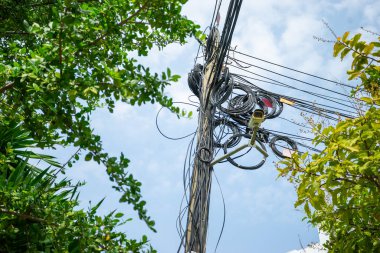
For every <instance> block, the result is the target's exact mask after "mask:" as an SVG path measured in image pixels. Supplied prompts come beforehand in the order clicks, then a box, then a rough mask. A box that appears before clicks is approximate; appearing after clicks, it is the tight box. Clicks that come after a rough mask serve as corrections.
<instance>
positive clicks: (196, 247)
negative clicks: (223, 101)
mask: <svg viewBox="0 0 380 253" xmlns="http://www.w3.org/2000/svg"><path fill="white" fill-rule="evenodd" d="M210 36H213V37H214V39H213V40H212V41H213V45H211V48H210V51H211V55H212V56H215V55H216V54H217V49H218V46H219V41H220V36H219V32H218V31H217V29H215V30H214V34H212V32H211V33H210ZM210 58H211V60H210V61H209V62H208V63H207V65H206V66H205V69H204V72H203V73H204V76H203V80H202V87H201V91H200V96H199V100H200V111H199V119H198V132H197V146H196V150H197V151H196V154H195V158H194V167H193V173H192V178H191V185H190V202H189V208H188V218H187V229H186V238H185V240H186V244H185V252H186V253H193V252H195V253H205V252H206V239H207V228H208V215H209V207H210V190H211V179H212V166H211V161H212V159H213V152H214V149H213V142H214V139H213V119H214V114H215V107H213V106H212V104H211V103H210V99H209V98H210V96H211V87H212V85H213V80H214V74H215V69H216V67H215V63H216V59H217V57H210Z"/></svg>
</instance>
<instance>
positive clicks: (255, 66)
mask: <svg viewBox="0 0 380 253" xmlns="http://www.w3.org/2000/svg"><path fill="white" fill-rule="evenodd" d="M230 59H231V60H233V61H238V62H241V63H244V64H247V65H249V66H251V67H254V68H258V69H261V70H264V71H267V72H269V73H272V74H275V75H279V76H282V77H285V78H288V79H291V80H293V81H297V82H300V83H303V84H306V85H309V86H312V87H315V88H318V89H322V90H325V91H329V92H332V93H334V94H337V95H340V96H344V97H349V98H352V99H355V98H353V97H351V96H349V95H347V94H344V93H341V92H337V91H334V90H331V89H328V88H324V87H322V86H319V85H316V84H313V83H309V82H305V81H302V80H300V79H297V78H294V77H291V76H287V75H284V74H281V73H278V72H276V71H273V70H270V69H266V68H263V67H260V66H257V65H254V64H251V63H248V62H245V61H242V60H238V59H232V58H230Z"/></svg>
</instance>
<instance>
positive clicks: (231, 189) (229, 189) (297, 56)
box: [58, 0, 380, 253]
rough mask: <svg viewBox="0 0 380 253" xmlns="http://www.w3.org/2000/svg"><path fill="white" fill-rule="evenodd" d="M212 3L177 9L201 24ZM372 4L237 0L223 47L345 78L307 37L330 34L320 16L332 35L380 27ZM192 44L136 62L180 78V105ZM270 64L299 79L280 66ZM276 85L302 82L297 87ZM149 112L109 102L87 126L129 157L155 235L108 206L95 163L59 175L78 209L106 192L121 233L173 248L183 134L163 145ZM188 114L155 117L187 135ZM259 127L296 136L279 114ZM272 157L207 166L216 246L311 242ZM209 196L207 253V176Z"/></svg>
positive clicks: (259, 248) (277, 252)
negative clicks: (77, 187) (75, 195)
mask: <svg viewBox="0 0 380 253" xmlns="http://www.w3.org/2000/svg"><path fill="white" fill-rule="evenodd" d="M227 6H228V1H224V4H223V7H222V11H221V24H223V22H224V17H225V16H224V15H225V10H226V8H227ZM213 7H214V1H201V0H190V1H189V2H188V3H187V4H186V6H185V8H184V14H185V15H187V17H188V18H190V19H193V20H194V21H196V22H198V23H199V24H200V25H201V26H202V28H206V26H207V25H208V24H209V23H210V21H211V20H210V19H211V16H212V11H213ZM379 10H380V1H377V0H372V1H371V0H340V1H339V0H337V1H328V0H319V1H318V0H309V1H302V0H282V1H277V0H255V1H253V0H250V1H249V0H245V1H244V2H243V6H242V9H241V14H240V17H239V20H238V23H237V27H236V31H235V34H234V38H233V41H232V46H237V49H238V50H240V51H243V52H247V53H249V54H251V55H255V56H257V57H260V58H264V59H267V60H270V61H273V62H276V63H279V64H283V65H286V66H290V67H293V68H296V69H299V70H302V71H306V72H309V73H311V74H315V75H320V76H324V77H326V78H329V79H332V80H335V81H342V82H346V77H345V70H346V69H347V68H348V65H349V63H348V62H340V60H338V59H334V58H333V57H332V44H329V43H321V42H319V41H317V40H316V39H314V38H313V36H318V37H323V38H326V39H333V36H332V35H331V33H330V32H329V31H328V29H327V28H326V26H324V24H323V23H322V19H323V20H325V21H327V22H328V23H329V25H330V27H331V28H332V29H333V30H334V31H335V32H336V33H337V34H338V35H341V34H343V33H344V32H345V31H352V32H353V33H355V32H360V27H361V26H363V27H365V28H366V29H369V30H374V31H376V28H378V27H380V18H379V16H380V15H379ZM377 32H379V31H378V29H377ZM197 46H198V45H197V42H196V41H194V40H190V41H189V43H188V44H186V45H184V46H180V45H169V46H168V48H166V49H165V50H164V51H158V50H156V49H155V50H153V51H152V52H151V53H150V55H149V56H148V57H146V58H143V59H141V61H142V62H143V63H145V64H146V65H149V66H150V67H151V68H152V69H153V70H155V71H157V72H161V71H164V70H165V69H166V67H170V68H171V70H172V72H173V73H177V74H180V75H181V76H182V79H181V80H180V82H179V83H176V84H173V86H172V87H170V88H168V89H167V91H166V92H167V94H168V95H170V96H172V97H173V98H174V101H185V102H186V101H188V96H189V95H190V94H191V93H190V90H189V89H188V87H187V82H186V80H187V73H188V72H189V71H190V69H191V68H192V66H193V64H194V57H195V56H196V52H197ZM247 60H248V59H247ZM250 62H252V60H250ZM256 63H257V62H256ZM263 66H264V65H263ZM271 69H273V70H275V71H278V72H280V73H286V74H287V75H292V76H295V77H300V78H301V76H298V75H295V74H293V73H290V72H285V71H284V70H282V69H275V68H273V67H271ZM302 78H303V80H309V79H306V78H305V77H302ZM279 80H280V79H279ZM310 81H313V82H314V83H317V84H320V85H323V86H324V87H327V88H331V89H341V88H340V87H336V86H333V85H332V84H328V83H320V82H319V81H318V80H315V79H314V80H310ZM286 82H287V83H288V84H290V85H294V86H296V87H299V88H305V87H304V86H302V85H301V84H299V83H294V82H290V81H289V80H286ZM263 88H265V89H268V90H270V91H273V92H277V93H282V92H283V93H286V94H288V95H291V96H295V97H298V98H302V99H311V100H314V98H309V97H307V96H305V95H304V94H302V93H297V92H295V91H289V89H279V88H278V87H275V86H273V85H266V86H263ZM308 89H309V88H308ZM159 109H160V107H159V106H157V105H144V106H141V107H131V106H129V105H127V104H122V103H118V104H117V105H116V109H115V112H114V113H113V114H110V113H108V111H107V110H106V109H104V110H103V109H100V110H98V111H96V112H95V113H94V114H93V115H92V126H93V127H94V130H95V132H96V133H98V134H100V135H101V136H102V137H103V143H104V148H105V149H106V150H107V151H108V152H109V153H111V154H114V155H118V154H119V153H120V152H124V154H125V155H126V156H127V157H128V158H129V159H130V160H131V163H130V171H131V173H133V174H134V175H135V177H136V178H138V179H139V180H140V181H141V182H142V184H143V186H142V191H143V196H144V198H145V199H146V201H147V207H148V211H149V214H150V215H151V216H152V217H153V219H154V220H155V221H156V224H157V225H156V228H157V230H158V232H157V233H152V232H150V231H149V230H148V229H147V227H146V226H145V224H144V223H143V222H141V221H139V220H138V219H137V217H136V214H135V212H134V211H133V210H131V208H130V207H128V206H127V205H125V204H119V203H118V199H119V194H117V193H116V192H114V191H113V190H112V189H111V183H110V182H109V180H108V177H107V175H106V173H105V171H104V168H102V167H99V166H97V165H96V164H94V163H91V162H90V163H89V162H80V163H77V164H75V166H74V167H73V168H72V169H69V170H68V171H67V174H68V176H69V177H71V178H73V179H75V180H85V181H87V185H86V186H85V187H83V188H82V192H81V198H80V199H81V201H82V206H84V207H85V206H87V204H88V202H89V201H90V200H91V201H92V202H93V203H95V202H97V201H99V200H100V199H102V198H103V197H106V200H105V202H104V204H103V206H102V209H101V211H102V212H108V211H112V210H114V209H118V210H119V211H122V212H125V213H126V215H127V216H129V217H133V218H134V219H133V221H131V222H129V223H128V224H127V225H126V226H124V227H122V228H121V229H122V230H123V231H125V232H126V233H127V234H128V236H129V237H132V238H137V237H139V236H141V235H142V234H148V237H149V239H150V240H151V243H152V244H153V246H154V247H155V248H156V249H157V250H158V252H176V251H177V248H178V245H179V241H180V240H179V236H178V234H177V231H176V219H177V217H178V213H179V208H180V202H181V198H182V195H183V186H182V172H183V162H184V159H185V154H186V149H187V145H188V143H189V141H190V139H184V140H179V141H170V140H167V139H165V138H164V137H162V136H161V135H160V134H159V132H158V131H157V129H156V126H155V117H156V113H157V111H158V110H159ZM194 113H195V114H194V117H193V119H192V120H189V119H180V120H179V119H177V118H176V116H175V115H172V114H171V113H169V112H168V111H163V112H162V113H161V114H160V117H159V124H160V127H161V129H162V131H164V132H165V133H166V134H168V135H170V136H173V137H179V136H183V135H185V134H188V133H191V132H193V131H194V130H195V128H196V124H197V114H196V111H194ZM282 116H284V117H286V118H288V119H294V120H296V121H301V117H300V116H299V111H296V110H292V109H291V108H288V107H285V109H284V112H283V115H282ZM263 126H264V127H267V128H271V129H276V130H278V131H284V132H289V133H293V134H299V129H298V128H297V127H296V126H294V125H292V124H288V123H287V122H285V121H283V120H279V119H274V120H271V121H270V122H269V121H268V122H265V123H264V124H263ZM58 155H59V158H60V159H61V160H62V161H63V160H65V159H67V158H68V157H70V155H71V154H70V153H69V151H65V152H60V154H58ZM277 161H278V159H276V158H275V156H274V154H273V153H271V152H270V157H269V159H268V160H267V162H266V164H265V165H264V166H263V167H262V168H260V169H259V170H257V171H243V170H239V169H237V168H234V167H233V166H231V165H229V164H226V163H224V164H223V165H217V166H216V167H215V174H216V175H217V177H218V179H219V182H220V185H221V189H222V192H223V196H224V200H225V205H226V223H225V228H224V232H223V235H222V238H221V241H220V243H219V247H218V249H217V252H220V253H228V252H241V253H248V252H268V253H272V252H273V253H282V252H290V251H292V250H296V249H300V248H301V245H300V242H301V243H302V245H304V246H305V245H307V244H308V243H310V242H317V241H318V232H317V230H316V228H313V227H312V226H311V225H309V224H307V223H306V222H302V221H301V220H302V217H303V212H302V211H301V210H297V209H295V208H294V206H293V203H294V201H295V199H296V195H295V191H294V187H293V186H292V185H291V184H290V183H288V182H287V181H286V180H284V179H281V178H280V179H277V176H278V172H277V171H276V169H275V165H274V163H275V162H277ZM211 198H212V199H211V207H210V222H209V237H208V243H207V245H208V251H209V252H213V251H214V250H215V246H216V242H217V239H218V237H219V233H220V229H221V226H222V221H223V204H222V198H221V194H220V191H219V189H218V186H217V184H216V181H215V180H214V183H213V188H212V197H211ZM185 220H186V219H185Z"/></svg>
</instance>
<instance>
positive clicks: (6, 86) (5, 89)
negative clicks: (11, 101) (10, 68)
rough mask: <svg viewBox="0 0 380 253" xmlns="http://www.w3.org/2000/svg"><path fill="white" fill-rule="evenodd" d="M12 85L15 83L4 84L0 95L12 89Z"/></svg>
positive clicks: (0, 89)
mask: <svg viewBox="0 0 380 253" xmlns="http://www.w3.org/2000/svg"><path fill="white" fill-rule="evenodd" d="M14 84H15V82H10V83H7V84H5V85H4V86H3V87H1V88H0V94H2V93H4V92H5V91H7V90H10V89H12V88H13V86H14Z"/></svg>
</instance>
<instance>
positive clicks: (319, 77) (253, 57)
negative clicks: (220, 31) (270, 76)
mask: <svg viewBox="0 0 380 253" xmlns="http://www.w3.org/2000/svg"><path fill="white" fill-rule="evenodd" d="M230 51H231V52H234V53H237V54H241V55H244V56H247V57H250V58H252V59H255V60H258V61H262V62H266V63H269V64H272V65H275V66H278V67H281V68H284V69H288V70H291V71H294V72H297V73H300V74H304V75H308V76H311V77H314V78H318V79H320V80H323V81H326V82H330V83H334V84H338V85H342V86H345V87H348V88H351V89H356V87H355V86H351V85H348V84H344V83H340V82H336V81H333V80H330V79H327V78H324V77H321V76H317V75H313V74H309V73H306V72H303V71H300V70H297V69H293V68H290V67H287V66H284V65H280V64H278V63H274V62H271V61H268V60H264V59H261V58H258V57H255V56H252V55H249V54H246V53H243V52H239V51H237V50H231V49H230Z"/></svg>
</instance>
